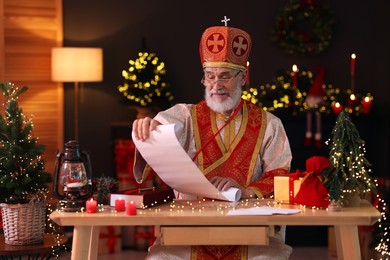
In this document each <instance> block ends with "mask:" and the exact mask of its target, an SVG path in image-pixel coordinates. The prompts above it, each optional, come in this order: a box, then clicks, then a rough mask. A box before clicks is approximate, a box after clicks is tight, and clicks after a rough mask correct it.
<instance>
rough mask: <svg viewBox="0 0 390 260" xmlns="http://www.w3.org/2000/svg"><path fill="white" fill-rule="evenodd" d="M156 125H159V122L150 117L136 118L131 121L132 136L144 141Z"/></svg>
mask: <svg viewBox="0 0 390 260" xmlns="http://www.w3.org/2000/svg"><path fill="white" fill-rule="evenodd" d="M158 125H161V124H160V122H158V121H156V120H154V119H152V118H150V117H145V118H141V119H136V120H135V121H134V122H133V132H134V137H135V138H136V139H137V140H141V141H145V140H146V139H148V138H149V135H150V131H153V130H155V129H156V127H157V126H158Z"/></svg>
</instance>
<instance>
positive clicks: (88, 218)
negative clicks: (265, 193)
mask: <svg viewBox="0 0 390 260" xmlns="http://www.w3.org/2000/svg"><path fill="white" fill-rule="evenodd" d="M267 203H272V201H271V202H270V201H267V200H252V201H250V202H247V203H242V202H241V203H236V204H235V203H229V202H219V201H218V202H212V201H200V202H198V201H191V202H187V201H176V202H175V203H173V204H165V205H160V206H157V207H153V208H150V209H146V210H138V211H137V215H136V216H126V215H125V213H124V212H120V213H116V212H99V213H96V214H87V213H65V212H59V211H55V212H53V213H51V215H50V217H51V219H53V221H54V222H56V223H57V224H59V225H63V226H74V231H73V245H72V260H85V259H97V253H98V252H97V251H98V250H97V248H98V237H99V227H100V226H106V225H115V226H153V225H155V226H174V227H183V226H211V227H213V226H215V227H221V226H229V227H234V226H236V227H237V226H238V227H240V226H241V227H245V226H247V227H248V226H268V225H270V226H272V225H295V226H334V227H335V237H336V244H337V254H338V258H339V259H345V260H353V259H360V258H361V257H360V245H359V238H358V229H357V226H358V225H364V226H368V225H373V224H374V223H375V222H377V221H378V219H379V218H380V213H379V211H378V210H377V209H376V208H375V207H373V206H371V205H370V204H369V203H368V202H363V203H362V204H361V206H360V207H350V208H347V207H346V208H343V209H342V211H341V212H329V211H327V210H315V209H308V208H306V209H302V211H301V213H298V214H294V215H272V216H227V215H226V213H227V211H228V210H229V209H232V208H233V207H240V208H241V207H250V206H252V205H255V204H256V205H264V204H267ZM277 207H282V208H297V206H294V205H277Z"/></svg>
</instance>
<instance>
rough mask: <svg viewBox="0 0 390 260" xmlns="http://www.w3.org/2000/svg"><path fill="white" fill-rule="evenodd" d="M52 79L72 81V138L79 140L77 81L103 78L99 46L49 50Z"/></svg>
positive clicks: (94, 80) (101, 54)
mask: <svg viewBox="0 0 390 260" xmlns="http://www.w3.org/2000/svg"><path fill="white" fill-rule="evenodd" d="M51 55H52V56H51V58H52V59H51V68H52V69H51V77H52V80H53V81H58V82H74V138H75V140H76V141H78V140H79V83H80V82H97V81H102V80H103V50H102V49H101V48H84V47H80V48H79V47H77V48H76V47H58V48H53V49H52V52H51Z"/></svg>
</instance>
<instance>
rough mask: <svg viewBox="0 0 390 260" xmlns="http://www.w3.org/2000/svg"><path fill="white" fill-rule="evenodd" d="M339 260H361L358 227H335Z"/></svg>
mask: <svg viewBox="0 0 390 260" xmlns="http://www.w3.org/2000/svg"><path fill="white" fill-rule="evenodd" d="M334 230H335V238H336V245H337V258H338V259H341V260H355V259H356V260H360V259H361V255H360V244H359V234H358V228H357V226H335V227H334Z"/></svg>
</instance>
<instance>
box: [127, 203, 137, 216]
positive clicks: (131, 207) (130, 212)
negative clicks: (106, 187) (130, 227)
mask: <svg viewBox="0 0 390 260" xmlns="http://www.w3.org/2000/svg"><path fill="white" fill-rule="evenodd" d="M126 215H127V216H134V215H137V207H136V205H135V203H134V201H130V202H127V203H126Z"/></svg>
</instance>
